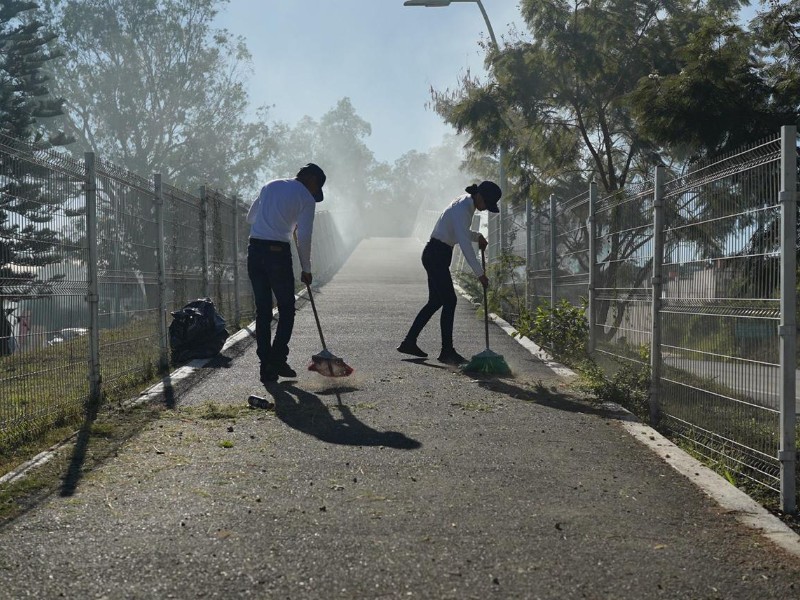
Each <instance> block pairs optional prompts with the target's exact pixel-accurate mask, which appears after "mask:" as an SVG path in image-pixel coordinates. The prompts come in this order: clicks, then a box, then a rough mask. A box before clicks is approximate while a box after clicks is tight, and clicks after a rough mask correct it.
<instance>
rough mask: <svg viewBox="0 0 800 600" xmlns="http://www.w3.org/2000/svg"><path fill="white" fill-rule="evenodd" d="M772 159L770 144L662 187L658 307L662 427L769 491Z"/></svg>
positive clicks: (772, 469) (773, 478)
mask: <svg viewBox="0 0 800 600" xmlns="http://www.w3.org/2000/svg"><path fill="white" fill-rule="evenodd" d="M780 158H781V142H780V139H777V140H771V141H768V142H765V143H763V144H760V145H757V146H756V147H754V148H750V149H747V150H744V151H741V152H738V153H736V154H734V155H733V156H730V157H726V158H724V159H722V160H719V161H717V162H715V163H713V164H708V165H699V166H698V167H697V168H695V169H693V170H692V171H691V172H690V173H689V174H688V175H687V176H685V177H682V178H679V179H675V180H673V181H671V182H669V183H668V184H667V185H666V189H665V195H664V200H665V208H666V210H665V226H666V227H665V232H664V249H665V250H664V262H663V267H662V272H661V279H662V282H663V292H662V306H661V310H660V318H661V326H662V329H663V333H662V343H661V358H662V363H661V365H662V375H661V385H662V389H663V393H661V394H659V399H660V409H661V412H662V413H663V418H664V423H665V425H667V426H668V427H669V429H670V430H672V431H673V432H675V433H676V434H678V435H680V436H681V437H683V438H685V439H686V440H687V441H689V442H691V444H692V446H693V447H694V448H695V449H697V450H698V451H699V452H702V453H703V454H705V455H706V456H708V457H709V458H712V459H714V460H724V461H725V463H726V464H728V465H729V466H730V470H731V471H735V472H737V473H739V475H740V476H743V477H748V478H752V479H755V480H756V481H758V482H759V483H763V484H765V485H768V486H770V487H773V488H774V489H776V490H777V489H778V483H779V475H780V468H779V467H780V463H779V461H778V450H779V444H780V435H779V433H780V422H779V412H780V400H781V388H780V382H781V373H780V363H779V355H778V351H779V346H780V337H779V334H778V330H779V324H780V292H781V281H780V262H781V240H780V221H781V212H780V203H779V198H780V194H779V192H780V181H781V179H780V168H779V167H780V164H779V163H780ZM793 246H794V240H792V247H793ZM791 369H792V371H794V370H795V365H791Z"/></svg>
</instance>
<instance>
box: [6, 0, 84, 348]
mask: <svg viewBox="0 0 800 600" xmlns="http://www.w3.org/2000/svg"><path fill="white" fill-rule="evenodd" d="M36 8H37V5H36V4H35V3H33V2H19V1H14V0H7V1H5V2H3V3H2V5H0V133H2V134H3V135H4V136H10V137H4V138H3V144H4V145H6V146H17V147H19V148H20V149H21V150H22V152H23V153H24V152H25V151H26V149H27V148H30V147H31V144H34V145H35V146H36V147H39V148H47V147H51V146H54V145H61V144H65V143H67V142H68V141H69V140H68V139H67V138H66V136H65V135H64V134H63V132H60V131H56V130H53V129H52V128H48V127H45V126H44V125H43V120H46V119H52V118H53V117H57V116H58V115H60V114H61V106H62V100H60V99H58V98H54V97H52V96H51V95H50V94H49V90H48V87H49V82H48V78H47V76H46V74H45V72H44V67H45V65H46V64H47V63H49V62H51V61H53V60H55V59H56V58H58V53H57V52H55V51H54V50H53V49H52V41H53V39H54V36H53V34H51V33H48V32H47V31H46V30H45V29H44V26H43V24H42V22H41V21H39V20H37V19H36V18H35V10H36ZM19 140H24V142H23V143H22V144H20V143H19ZM44 176H45V173H44V170H43V169H42V168H41V167H38V166H36V164H35V163H34V162H31V161H26V160H25V159H24V158H23V159H21V160H17V159H15V158H12V157H11V156H10V155H9V154H7V153H5V152H3V153H0V356H2V355H6V354H9V353H10V352H11V351H12V350H13V347H12V344H11V326H10V323H9V320H8V318H7V317H8V315H9V314H10V311H11V310H12V308H11V306H10V305H11V304H14V303H16V302H18V301H19V300H21V299H23V298H29V297H36V296H41V295H43V294H46V293H48V292H49V290H50V286H51V285H52V283H53V281H54V279H53V278H51V279H49V280H43V279H41V278H38V277H37V270H38V269H39V268H40V267H44V266H46V265H49V264H54V263H58V262H60V261H61V255H60V253H59V252H58V250H57V248H58V245H57V242H58V240H59V238H60V235H61V234H60V232H59V231H57V230H56V229H54V228H53V227H51V225H53V223H52V222H53V219H54V215H56V214H57V213H58V212H59V210H60V209H61V205H62V203H63V201H64V197H63V196H61V195H60V194H59V193H57V192H56V191H55V190H53V189H52V188H49V189H48V188H45V186H44Z"/></svg>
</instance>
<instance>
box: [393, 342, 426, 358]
mask: <svg viewBox="0 0 800 600" xmlns="http://www.w3.org/2000/svg"><path fill="white" fill-rule="evenodd" d="M397 351H398V352H402V353H403V354H410V355H411V356H418V357H419V358H428V353H427V352H425V351H424V350H422V349H421V348H420V347H419V346H417V345H416V344H415V343H413V342H407V341H406V340H403V343H402V344H400V345H399V346H398V347H397Z"/></svg>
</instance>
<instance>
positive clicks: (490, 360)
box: [463, 348, 511, 375]
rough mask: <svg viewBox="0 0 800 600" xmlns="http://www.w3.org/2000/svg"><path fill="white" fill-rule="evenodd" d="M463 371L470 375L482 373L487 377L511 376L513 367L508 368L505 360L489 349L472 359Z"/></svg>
mask: <svg viewBox="0 0 800 600" xmlns="http://www.w3.org/2000/svg"><path fill="white" fill-rule="evenodd" d="M463 370H464V371H468V372H470V373H482V374H485V375H511V367H509V366H508V363H506V361H505V359H504V358H503V357H502V356H501V355H499V354H497V353H496V352H492V351H491V350H489V349H488V348H487V349H486V350H484V351H483V352H481V353H479V354H476V355H475V356H473V357H472V359H471V360H470V361H469V362H468V363H467V364H466V365H464V367H463Z"/></svg>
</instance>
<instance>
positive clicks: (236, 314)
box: [233, 196, 242, 329]
mask: <svg viewBox="0 0 800 600" xmlns="http://www.w3.org/2000/svg"><path fill="white" fill-rule="evenodd" d="M241 319H242V309H241V306H240V304H239V199H238V198H237V197H236V196H234V197H233V320H234V321H235V323H236V328H237V329H238V328H239V322H240V321H241Z"/></svg>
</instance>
